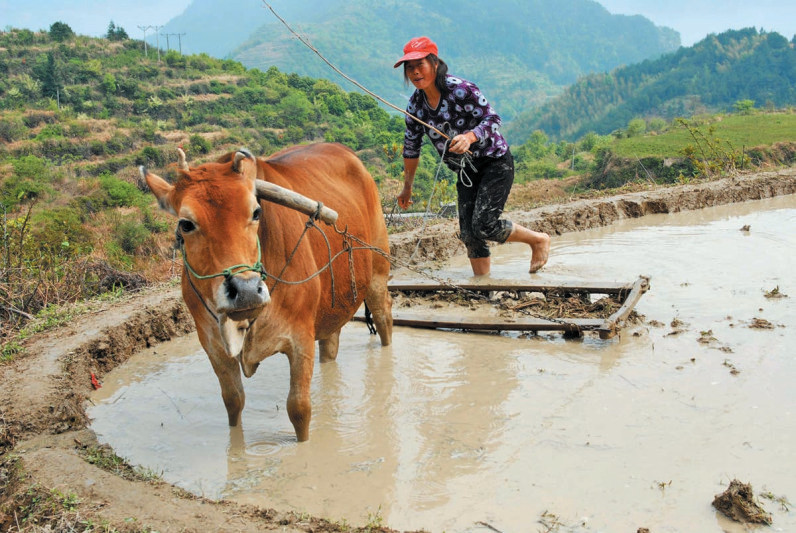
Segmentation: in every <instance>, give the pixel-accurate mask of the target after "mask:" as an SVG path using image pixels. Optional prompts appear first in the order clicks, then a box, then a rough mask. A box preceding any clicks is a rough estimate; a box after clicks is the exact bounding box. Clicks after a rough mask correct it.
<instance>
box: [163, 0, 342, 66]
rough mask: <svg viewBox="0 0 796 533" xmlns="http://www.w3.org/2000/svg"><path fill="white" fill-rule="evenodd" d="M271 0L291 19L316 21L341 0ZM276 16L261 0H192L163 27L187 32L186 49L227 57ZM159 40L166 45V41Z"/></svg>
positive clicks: (184, 48)
mask: <svg viewBox="0 0 796 533" xmlns="http://www.w3.org/2000/svg"><path fill="white" fill-rule="evenodd" d="M268 3H269V4H270V5H271V6H273V8H274V9H275V10H276V12H277V13H279V14H280V16H283V17H287V18H288V19H289V20H296V21H302V22H316V21H319V20H322V19H323V17H324V16H325V15H326V13H327V12H328V11H329V10H331V9H333V8H335V7H336V6H337V5H338V4H340V3H342V0H301V1H295V0H269V2H268ZM275 20H276V18H275V17H274V15H273V14H272V13H271V11H270V10H268V8H267V7H266V5H265V4H264V3H263V2H262V0H235V2H234V4H232V5H231V4H230V2H229V1H228V0H193V1H192V2H191V3H190V5H189V6H188V7H187V8H186V9H185V11H184V12H183V13H182V14H180V15H179V16H177V17H174V18H173V19H171V20H170V21H169V22H168V23H167V24H166V25H165V26H164V28H163V30H161V31H162V32H163V33H176V34H179V33H184V34H185V37H184V41H183V43H184V46H183V52H184V53H193V54H198V53H202V52H204V53H206V54H208V55H210V56H213V57H218V58H226V57H228V56H229V55H230V53H231V52H232V51H233V50H235V49H236V48H238V47H239V46H240V45H241V44H242V43H243V42H245V41H246V40H247V39H249V38H251V37H252V36H256V35H257V33H258V31H259V30H258V29H259V28H261V27H262V26H263V25H264V24H268V23H271V22H273V21H275ZM150 41H151V39H150ZM160 44H161V47H164V46H165V45H164V44H163V42H161V43H160Z"/></svg>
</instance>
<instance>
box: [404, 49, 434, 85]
mask: <svg viewBox="0 0 796 533" xmlns="http://www.w3.org/2000/svg"><path fill="white" fill-rule="evenodd" d="M404 69H405V70H404V72H406V76H407V77H408V78H409V81H411V82H412V85H414V86H415V87H416V88H418V89H420V90H422V91H426V90H428V89H429V88H430V87H433V86H434V79H435V78H436V76H437V66H436V65H434V64H433V63H432V62H431V61H429V60H428V59H427V58H425V57H424V58H423V59H415V60H412V61H406V62H405V63H404Z"/></svg>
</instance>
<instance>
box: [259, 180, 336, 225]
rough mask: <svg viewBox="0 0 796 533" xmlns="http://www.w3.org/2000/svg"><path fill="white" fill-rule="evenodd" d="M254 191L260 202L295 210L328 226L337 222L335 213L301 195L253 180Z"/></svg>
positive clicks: (273, 184) (265, 182)
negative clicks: (272, 203) (264, 201)
mask: <svg viewBox="0 0 796 533" xmlns="http://www.w3.org/2000/svg"><path fill="white" fill-rule="evenodd" d="M255 189H256V191H257V198H260V199H261V200H266V201H268V202H274V203H275V204H279V205H282V206H285V207H289V208H291V209H295V210H296V211H299V212H301V213H304V214H305V215H313V216H315V217H316V218H318V219H319V220H322V221H323V222H326V223H327V224H328V225H330V226H331V225H334V223H335V222H337V211H335V210H334V209H330V208H328V207H326V206H324V205H323V204H322V203H320V202H317V201H315V200H312V199H310V198H307V197H306V196H304V195H303V194H299V193H297V192H295V191H291V190H290V189H286V188H284V187H280V186H279V185H276V184H275V183H271V182H268V181H264V180H255Z"/></svg>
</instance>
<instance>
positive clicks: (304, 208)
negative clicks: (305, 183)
mask: <svg viewBox="0 0 796 533" xmlns="http://www.w3.org/2000/svg"><path fill="white" fill-rule="evenodd" d="M238 153H240V152H238ZM235 157H236V158H237V157H238V155H237V154H235ZM254 187H255V190H256V191H257V198H259V199H261V200H266V201H268V202H274V203H275V204H279V205H283V206H285V207H289V208H291V209H295V210H296V211H299V212H301V213H304V214H305V215H313V216H314V217H316V218H319V219H320V220H322V221H324V222H326V223H327V224H329V225H332V224H334V223H335V222H337V211H335V210H334V209H329V208H328V207H326V206H325V205H323V204H322V203H320V202H316V201H315V200H312V199H310V198H307V197H306V196H304V195H303V194H299V193H297V192H296V191H291V190H290V189H286V188H284V187H280V186H279V185H276V184H275V183H271V182H269V181H264V180H255V181H254Z"/></svg>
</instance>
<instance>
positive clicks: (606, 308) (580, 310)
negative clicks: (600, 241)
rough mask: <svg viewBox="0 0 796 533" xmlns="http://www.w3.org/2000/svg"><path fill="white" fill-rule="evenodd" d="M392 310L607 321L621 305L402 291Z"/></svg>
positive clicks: (554, 296) (552, 296)
mask: <svg viewBox="0 0 796 533" xmlns="http://www.w3.org/2000/svg"><path fill="white" fill-rule="evenodd" d="M392 297H393V306H394V307H396V308H415V309H422V308H426V309H441V308H444V307H448V308H458V309H461V310H463V309H469V310H473V311H479V310H480V311H481V312H482V313H483V314H489V310H493V311H496V312H497V313H498V314H499V315H500V316H503V317H507V318H514V317H517V316H523V315H524V316H535V317H539V318H603V319H605V318H608V317H610V316H611V315H612V314H613V313H615V312H616V311H617V310H619V308H620V307H621V305H622V302H621V301H620V299H619V297H618V296H617V295H609V296H605V297H602V298H599V299H596V300H592V299H590V298H589V295H588V294H573V293H569V292H561V293H556V292H550V293H548V294H542V293H538V292H534V293H525V292H523V291H519V292H518V291H498V292H494V293H492V294H490V295H489V296H485V295H482V294H478V293H473V292H472V291H455V290H452V291H436V292H428V291H406V292H399V291H394V292H392Z"/></svg>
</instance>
